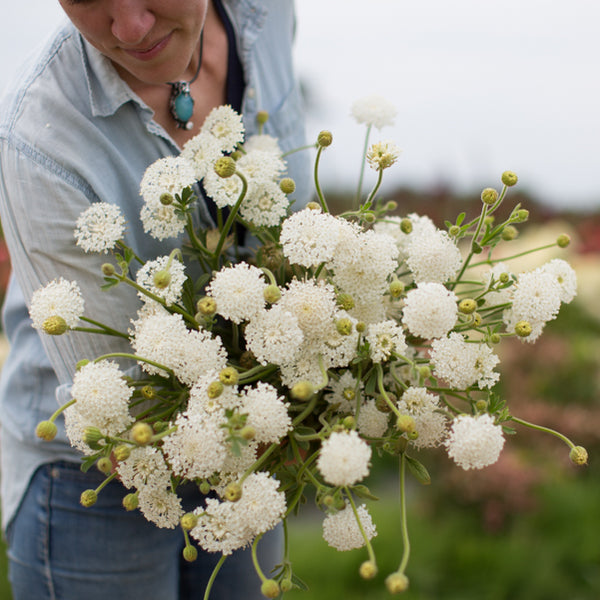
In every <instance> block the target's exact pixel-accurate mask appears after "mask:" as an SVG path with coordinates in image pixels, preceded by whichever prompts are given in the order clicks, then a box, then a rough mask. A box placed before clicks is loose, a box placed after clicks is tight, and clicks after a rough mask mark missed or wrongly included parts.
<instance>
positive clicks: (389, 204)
mask: <svg viewBox="0 0 600 600" xmlns="http://www.w3.org/2000/svg"><path fill="white" fill-rule="evenodd" d="M397 208H398V203H397V202H396V201H395V200H388V201H387V203H386V205H385V207H384V209H385V210H386V211H387V212H393V211H395V210H396V209H397Z"/></svg>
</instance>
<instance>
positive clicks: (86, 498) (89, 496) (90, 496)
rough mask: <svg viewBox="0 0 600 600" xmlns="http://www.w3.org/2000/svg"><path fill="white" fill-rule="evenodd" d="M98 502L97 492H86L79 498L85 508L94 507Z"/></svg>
mask: <svg viewBox="0 0 600 600" xmlns="http://www.w3.org/2000/svg"><path fill="white" fill-rule="evenodd" d="M97 501H98V494H97V493H96V490H84V491H83V492H82V493H81V496H80V497H79V502H80V503H81V506H85V507H86V508H89V507H90V506H94V504H96V502H97Z"/></svg>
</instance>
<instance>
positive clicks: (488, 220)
mask: <svg viewBox="0 0 600 600" xmlns="http://www.w3.org/2000/svg"><path fill="white" fill-rule="evenodd" d="M494 221H495V217H494V215H486V217H485V219H483V224H484V225H488V226H491V225H493V224H494Z"/></svg>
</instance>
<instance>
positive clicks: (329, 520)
mask: <svg viewBox="0 0 600 600" xmlns="http://www.w3.org/2000/svg"><path fill="white" fill-rule="evenodd" d="M356 512H357V513H358V518H359V519H360V524H361V525H362V528H363V530H364V532H365V535H366V536H367V539H368V540H372V539H373V538H374V537H375V536H376V535H377V529H376V527H375V524H374V523H373V519H372V518H371V515H370V514H369V511H368V510H367V507H366V506H365V505H364V504H362V505H361V506H359V507H357V509H356ZM323 539H324V540H325V541H326V542H327V543H328V544H329V545H330V546H331V547H332V548H335V549H336V550H340V551H345V550H356V549H357V548H362V547H363V546H364V545H365V539H364V537H363V535H362V533H361V531H360V528H359V526H358V523H357V522H356V516H355V514H354V511H353V510H352V507H351V506H350V505H349V504H347V505H346V508H344V509H343V510H340V511H339V512H337V513H335V514H332V515H327V516H326V517H325V519H324V520H323Z"/></svg>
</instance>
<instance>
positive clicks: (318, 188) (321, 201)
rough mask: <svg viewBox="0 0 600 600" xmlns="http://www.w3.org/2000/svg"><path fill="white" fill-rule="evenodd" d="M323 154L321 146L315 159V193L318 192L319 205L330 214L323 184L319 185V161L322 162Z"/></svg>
mask: <svg viewBox="0 0 600 600" xmlns="http://www.w3.org/2000/svg"><path fill="white" fill-rule="evenodd" d="M322 153H323V146H319V149H318V150H317V156H316V158H315V168H314V179H315V191H316V192H317V197H318V199H319V204H320V205H321V208H322V209H323V212H324V213H328V212H329V208H328V207H327V202H325V197H324V196H323V192H322V191H321V184H320V183H319V161H320V160H321V154H322Z"/></svg>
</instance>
